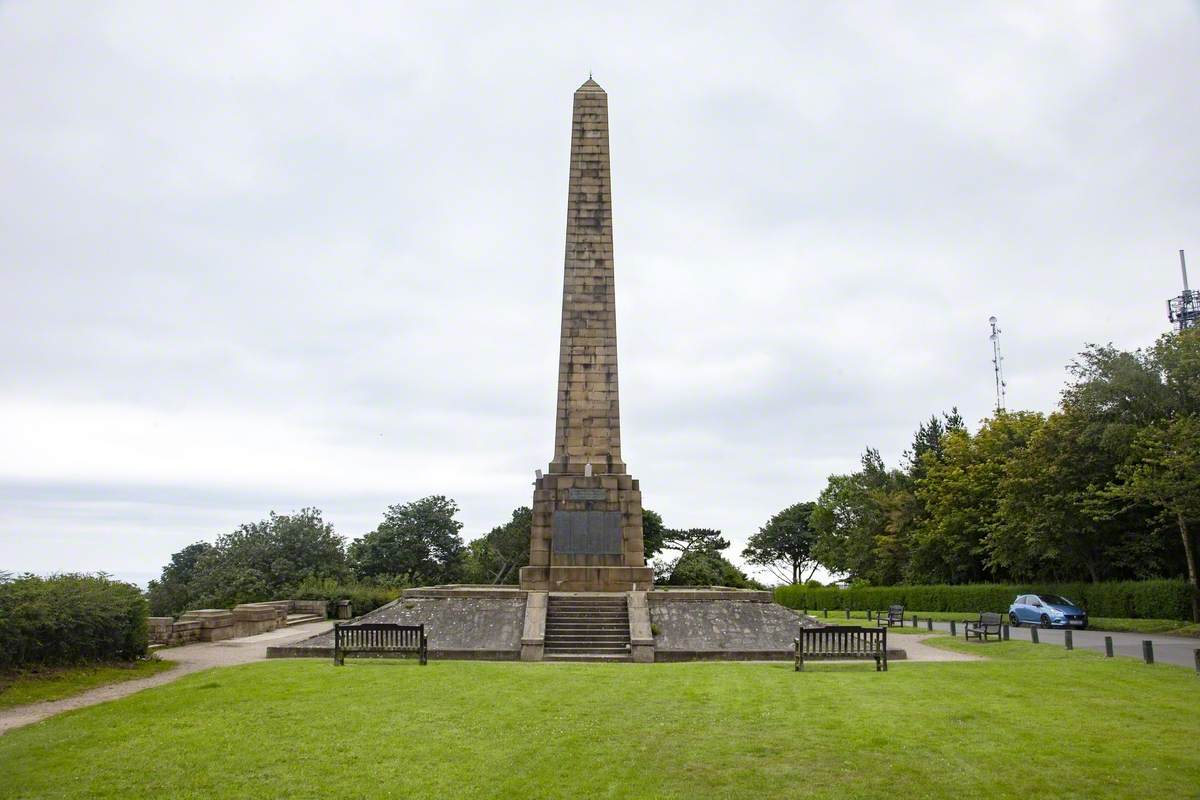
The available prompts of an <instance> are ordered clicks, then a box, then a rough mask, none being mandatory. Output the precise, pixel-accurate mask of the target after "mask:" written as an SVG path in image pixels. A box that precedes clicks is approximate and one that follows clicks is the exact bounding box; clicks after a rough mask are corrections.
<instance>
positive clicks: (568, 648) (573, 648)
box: [545, 644, 629, 654]
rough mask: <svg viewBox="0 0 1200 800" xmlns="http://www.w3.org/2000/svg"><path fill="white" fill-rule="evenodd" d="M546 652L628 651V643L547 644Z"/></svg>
mask: <svg viewBox="0 0 1200 800" xmlns="http://www.w3.org/2000/svg"><path fill="white" fill-rule="evenodd" d="M545 652H546V653H615V654H620V653H628V652H629V646H628V645H620V646H609V645H582V644H581V645H575V644H571V645H556V646H554V647H551V646H550V645H546V648H545Z"/></svg>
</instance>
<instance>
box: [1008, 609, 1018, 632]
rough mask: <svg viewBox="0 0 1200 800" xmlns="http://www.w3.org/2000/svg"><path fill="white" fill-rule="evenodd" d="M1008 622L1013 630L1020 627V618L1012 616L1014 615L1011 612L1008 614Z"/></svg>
mask: <svg viewBox="0 0 1200 800" xmlns="http://www.w3.org/2000/svg"><path fill="white" fill-rule="evenodd" d="M1008 622H1009V624H1010V625H1012V626H1013V627H1014V628H1019V627H1021V618H1020V617H1018V616H1017V615H1016V614H1014V613H1013V612H1011V611H1010V612H1008Z"/></svg>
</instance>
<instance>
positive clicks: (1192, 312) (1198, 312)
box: [1167, 250, 1200, 331]
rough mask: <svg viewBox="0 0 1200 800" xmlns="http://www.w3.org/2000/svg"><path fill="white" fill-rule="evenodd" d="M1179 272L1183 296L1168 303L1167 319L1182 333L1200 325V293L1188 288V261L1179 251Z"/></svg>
mask: <svg viewBox="0 0 1200 800" xmlns="http://www.w3.org/2000/svg"><path fill="white" fill-rule="evenodd" d="M1179 271H1180V272H1182V273H1183V294H1181V295H1179V296H1178V297H1172V298H1171V299H1170V300H1168V301H1167V318H1168V319H1170V320H1171V324H1172V325H1174V326H1175V327H1176V328H1178V329H1179V330H1180V331H1186V330H1187V329H1188V328H1194V327H1196V326H1197V325H1200V292H1193V291H1192V290H1191V289H1189V288H1188V279H1187V261H1186V260H1185V259H1184V257H1183V251H1182V250H1180V251H1179Z"/></svg>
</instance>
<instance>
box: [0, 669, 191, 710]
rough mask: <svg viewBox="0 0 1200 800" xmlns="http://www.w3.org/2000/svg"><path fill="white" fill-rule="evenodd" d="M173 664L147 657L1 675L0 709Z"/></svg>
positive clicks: (66, 694) (65, 694)
mask: <svg viewBox="0 0 1200 800" xmlns="http://www.w3.org/2000/svg"><path fill="white" fill-rule="evenodd" d="M173 666H175V665H174V664H173V663H171V662H170V661H160V660H158V659H157V658H148V659H145V660H142V661H135V662H133V663H132V664H130V663H126V662H115V663H111V664H92V665H88V666H84V667H47V668H41V669H28V670H23V671H20V672H13V673H6V674H0V709H4V708H12V707H13V706H21V705H25V704H26V703H38V702H42V701H45V700H61V699H63V698H64V697H70V696H71V695H73V694H79V693H80V692H86V691H87V690H88V689H95V688H96V687H97V686H103V685H104V684H108V683H121V682H122V681H131V680H134V679H136V678H148V677H150V676H151V675H156V674H158V673H159V672H162V671H164V670H168V669H170V668H171V667H173Z"/></svg>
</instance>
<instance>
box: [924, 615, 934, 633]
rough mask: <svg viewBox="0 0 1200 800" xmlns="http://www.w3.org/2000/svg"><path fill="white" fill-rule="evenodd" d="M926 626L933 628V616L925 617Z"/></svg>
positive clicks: (928, 628) (929, 628)
mask: <svg viewBox="0 0 1200 800" xmlns="http://www.w3.org/2000/svg"><path fill="white" fill-rule="evenodd" d="M925 628H926V630H933V617H926V618H925Z"/></svg>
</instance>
